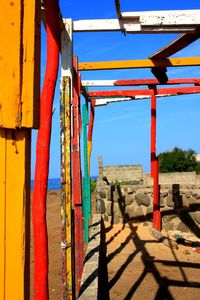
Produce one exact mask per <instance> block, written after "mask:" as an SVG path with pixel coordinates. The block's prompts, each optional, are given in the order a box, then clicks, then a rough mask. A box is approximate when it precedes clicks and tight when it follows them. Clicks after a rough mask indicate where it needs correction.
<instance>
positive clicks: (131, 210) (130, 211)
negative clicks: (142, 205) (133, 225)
mask: <svg viewBox="0 0 200 300" xmlns="http://www.w3.org/2000/svg"><path fill="white" fill-rule="evenodd" d="M125 216H126V217H128V218H129V219H132V218H135V205H133V204H132V205H129V206H126V209H125Z"/></svg>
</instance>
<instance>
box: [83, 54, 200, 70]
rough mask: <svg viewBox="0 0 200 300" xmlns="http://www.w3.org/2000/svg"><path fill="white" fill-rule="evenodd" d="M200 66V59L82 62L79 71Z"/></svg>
mask: <svg viewBox="0 0 200 300" xmlns="http://www.w3.org/2000/svg"><path fill="white" fill-rule="evenodd" d="M189 66H200V57H184V58H169V59H155V60H153V59H152V60H151V59H139V60H119V61H101V62H80V63H79V65H78V68H79V71H89V70H90V71H91V70H114V69H139V68H154V67H157V68H166V67H189Z"/></svg>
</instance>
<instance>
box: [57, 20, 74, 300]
mask: <svg viewBox="0 0 200 300" xmlns="http://www.w3.org/2000/svg"><path fill="white" fill-rule="evenodd" d="M61 51H62V69H61V86H60V89H61V105H60V110H61V111H60V124H61V125H60V126H61V129H60V130H61V131H60V140H61V141H60V145H61V183H62V190H61V253H62V254H61V255H62V299H63V300H66V299H67V300H71V299H72V298H73V295H72V294H73V273H72V200H71V199H72V198H71V98H72V97H73V96H72V94H73V93H72V20H71V19H66V20H65V29H64V30H63V31H62V34H61Z"/></svg>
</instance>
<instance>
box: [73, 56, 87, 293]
mask: <svg viewBox="0 0 200 300" xmlns="http://www.w3.org/2000/svg"><path fill="white" fill-rule="evenodd" d="M77 66H78V62H77V57H74V72H75V73H74V82H73V84H74V86H73V88H74V93H73V94H74V97H73V99H72V101H71V107H72V122H73V124H72V129H73V130H72V203H73V209H74V236H75V238H74V241H75V244H74V249H73V250H74V251H73V252H75V253H74V256H75V284H76V294H77V296H78V292H79V288H80V283H81V276H82V271H83V261H84V241H83V214H82V178H81V177H82V175H81V160H80V132H81V116H80V91H81V79H80V75H79V73H78V69H77Z"/></svg>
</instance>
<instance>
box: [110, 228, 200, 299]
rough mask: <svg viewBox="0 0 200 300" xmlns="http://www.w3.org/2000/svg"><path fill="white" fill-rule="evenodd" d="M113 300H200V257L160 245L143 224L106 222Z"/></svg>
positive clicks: (184, 250) (196, 254)
mask: <svg viewBox="0 0 200 300" xmlns="http://www.w3.org/2000/svg"><path fill="white" fill-rule="evenodd" d="M105 226H106V232H107V233H106V244H107V263H108V277H109V283H108V286H109V293H110V299H111V300H114V299H115V300H116V299H119V300H122V299H126V300H128V299H135V300H137V299H138V300H141V299H148V300H151V299H170V300H171V299H176V300H178V299H183V298H184V299H187V300H190V299H191V300H196V299H200V283H199V278H200V254H198V253H196V252H194V251H193V250H192V248H191V247H186V246H183V245H180V246H179V249H178V250H176V249H175V250H174V249H170V248H168V247H166V246H164V245H163V244H162V243H159V242H157V240H156V239H154V238H153V237H152V236H151V234H150V233H149V229H148V227H147V226H144V225H143V223H142V224H131V223H130V224H126V225H125V226H123V225H113V227H112V226H110V224H108V223H105Z"/></svg>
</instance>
